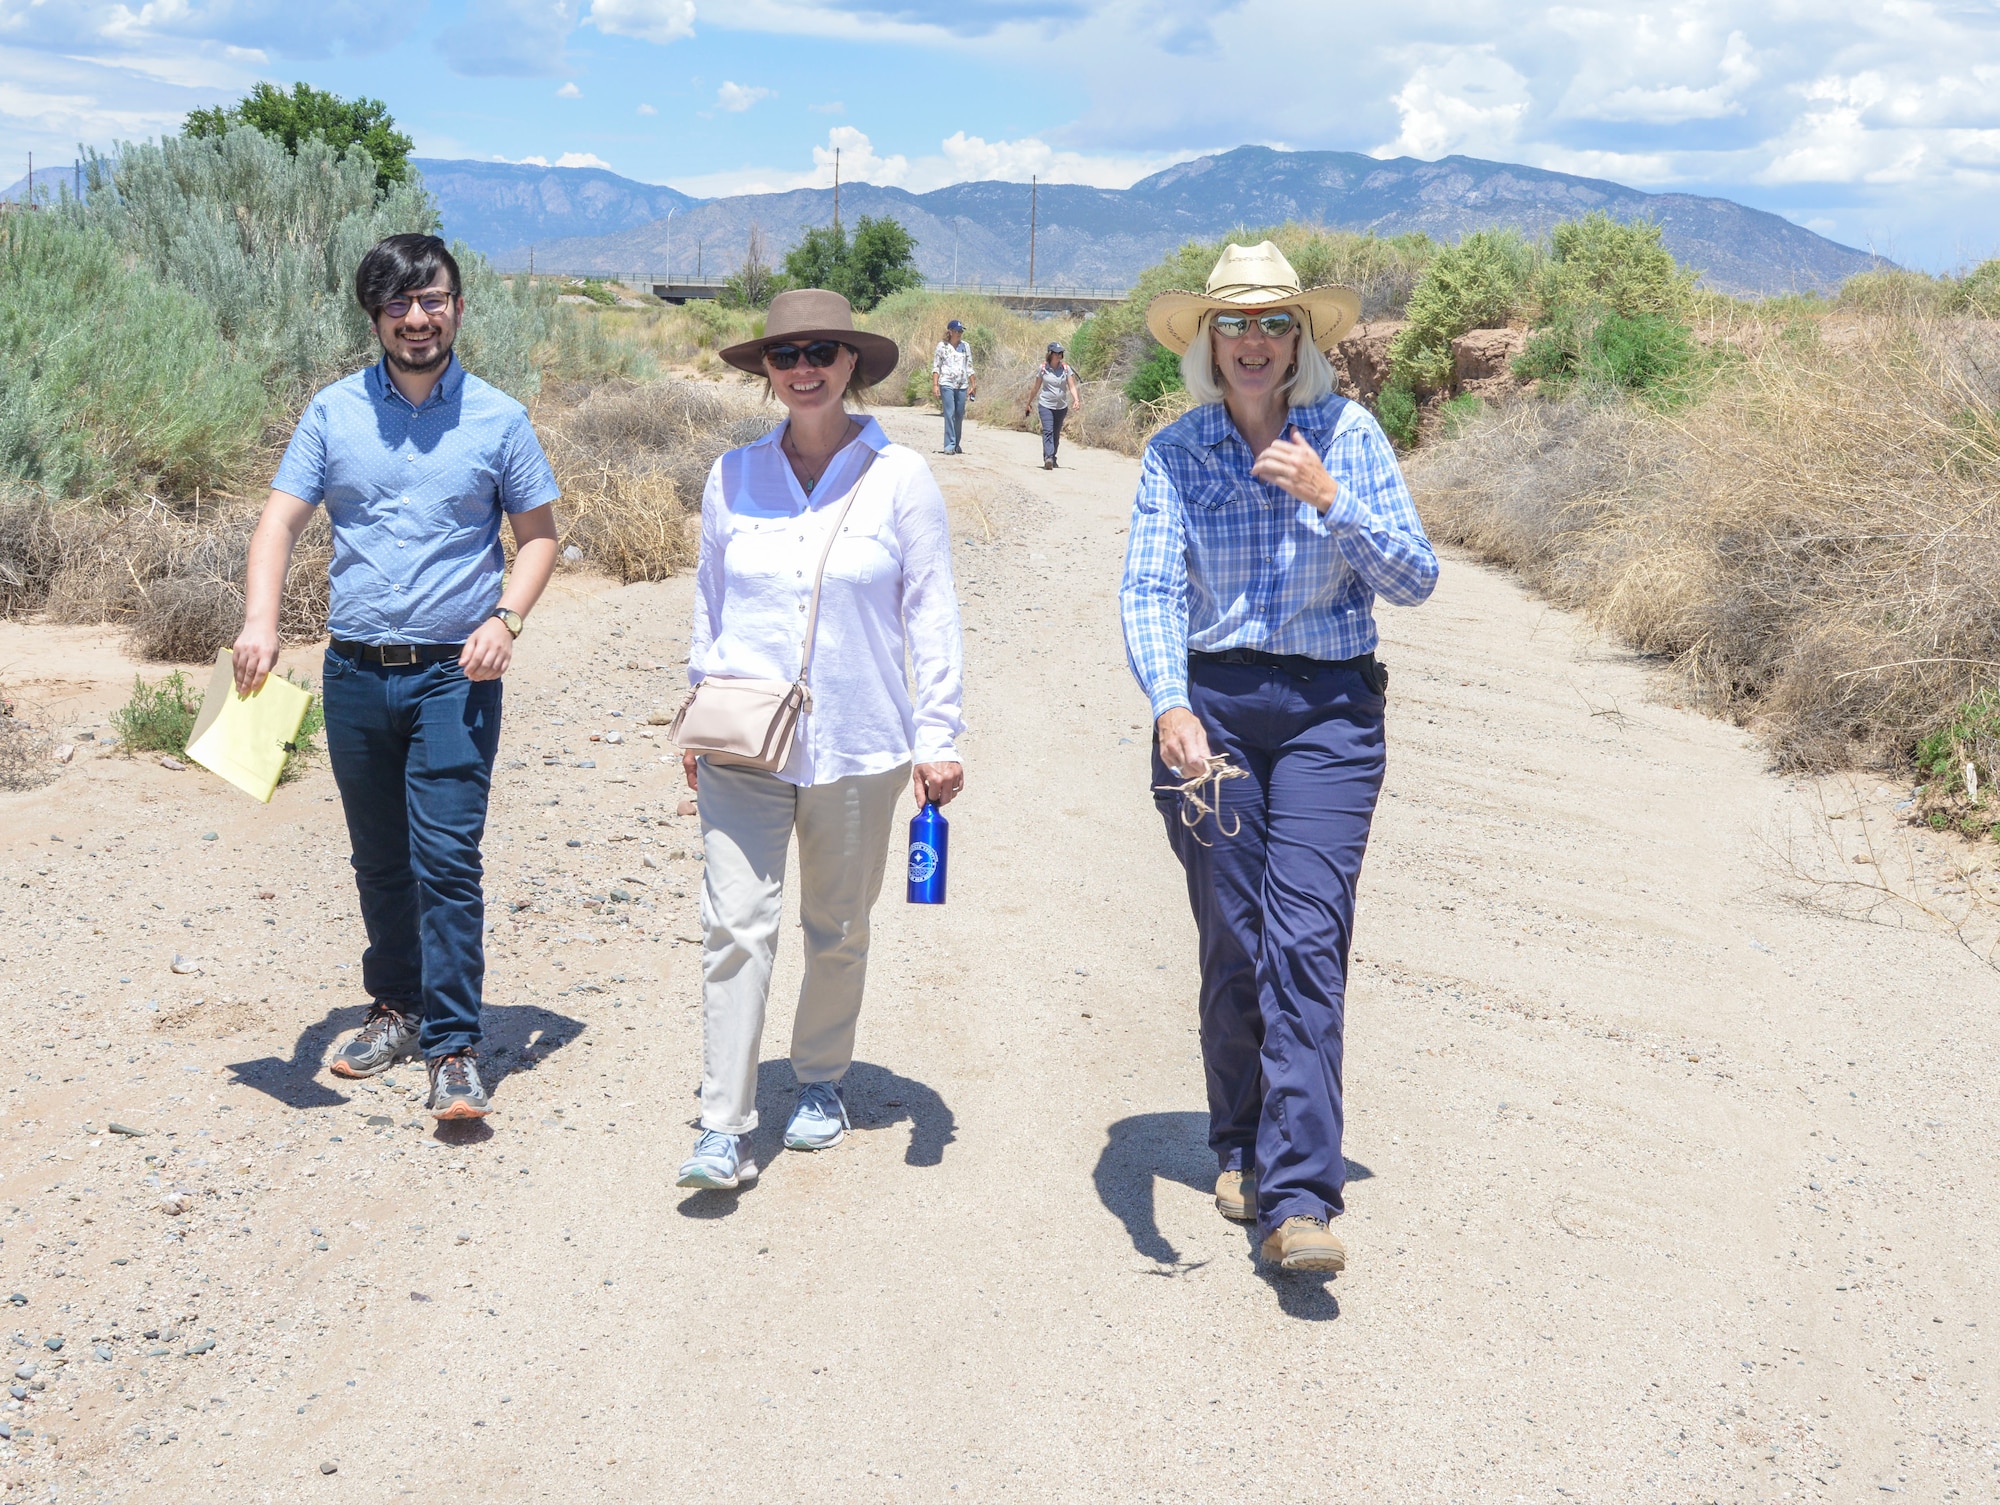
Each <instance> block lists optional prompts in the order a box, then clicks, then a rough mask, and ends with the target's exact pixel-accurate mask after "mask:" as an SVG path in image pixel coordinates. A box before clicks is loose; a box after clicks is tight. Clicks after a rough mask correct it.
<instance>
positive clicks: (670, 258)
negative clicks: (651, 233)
mask: <svg viewBox="0 0 2000 1505" xmlns="http://www.w3.org/2000/svg"><path fill="white" fill-rule="evenodd" d="M680 207H681V206H680V205H679V204H676V205H674V206H673V208H671V209H669V210H668V211H667V230H666V236H667V286H668V287H672V286H673V285H674V216H675V215H676V214H677V213H679V212H680Z"/></svg>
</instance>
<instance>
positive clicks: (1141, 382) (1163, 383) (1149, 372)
mask: <svg viewBox="0 0 2000 1505" xmlns="http://www.w3.org/2000/svg"><path fill="white" fill-rule="evenodd" d="M1183 385H1185V384H1184V383H1183V382H1182V380H1181V358H1180V357H1179V356H1178V355H1175V354H1174V353H1173V351H1171V350H1169V349H1168V348H1167V347H1166V346H1164V345H1155V346H1154V347H1153V353H1152V354H1151V355H1149V356H1147V357H1146V358H1145V359H1144V360H1143V361H1141V362H1140V363H1139V367H1138V369H1137V370H1135V371H1134V372H1133V373H1132V375H1131V378H1130V379H1129V380H1128V381H1127V382H1126V383H1125V400H1126V401H1127V402H1158V401H1159V400H1160V399H1161V398H1162V397H1165V396H1166V395H1167V394H1168V393H1169V392H1178V391H1180V390H1181V388H1182V387H1183Z"/></svg>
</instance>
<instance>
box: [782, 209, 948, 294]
mask: <svg viewBox="0 0 2000 1505" xmlns="http://www.w3.org/2000/svg"><path fill="white" fill-rule="evenodd" d="M916 249H917V243H916V241H914V240H912V239H911V238H910V232H909V231H907V230H905V229H904V228H903V227H902V226H901V225H900V224H898V223H897V222H896V221H895V220H893V219H890V218H889V217H888V216H887V215H884V216H882V217H881V218H879V219H878V218H875V217H873V216H870V215H866V214H864V215H862V216H861V218H860V219H859V220H857V221H856V222H855V225H854V239H853V240H851V241H850V240H849V239H848V238H847V230H846V227H844V226H841V225H822V226H820V227H819V228H818V229H816V230H808V231H806V233H805V237H804V239H802V240H801V241H800V242H799V243H798V244H797V245H796V246H794V247H792V249H791V250H789V251H787V252H786V253H785V283H786V285H787V286H790V287H823V288H826V289H827V290H828V291H829V292H835V293H839V294H840V295H841V296H842V297H843V298H845V299H847V301H848V302H849V303H852V304H853V305H854V307H855V310H856V311H857V312H859V313H866V312H868V310H870V309H871V308H873V307H874V306H875V305H876V304H878V303H880V302H881V301H882V300H883V299H884V298H886V297H888V296H889V295H890V294H891V293H899V292H902V291H903V290H904V289H905V288H913V287H921V286H922V285H923V280H924V279H923V274H922V273H920V272H919V271H918V270H917V267H916Z"/></svg>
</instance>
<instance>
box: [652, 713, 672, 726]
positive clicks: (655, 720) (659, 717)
mask: <svg viewBox="0 0 2000 1505" xmlns="http://www.w3.org/2000/svg"><path fill="white" fill-rule="evenodd" d="M673 724H674V713H673V712H672V711H655V712H653V714H652V715H650V716H648V717H647V718H646V725H648V726H672V725H673Z"/></svg>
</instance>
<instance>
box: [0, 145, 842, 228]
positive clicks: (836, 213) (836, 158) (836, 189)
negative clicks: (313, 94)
mask: <svg viewBox="0 0 2000 1505" xmlns="http://www.w3.org/2000/svg"><path fill="white" fill-rule="evenodd" d="M34 160H35V159H34V158H33V157H30V158H29V159H28V162H29V164H30V171H31V172H32V170H33V163H34ZM833 231H834V234H836V235H838V234H839V233H840V148H839V147H837V146H836V147H835V148H834V149H833Z"/></svg>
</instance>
